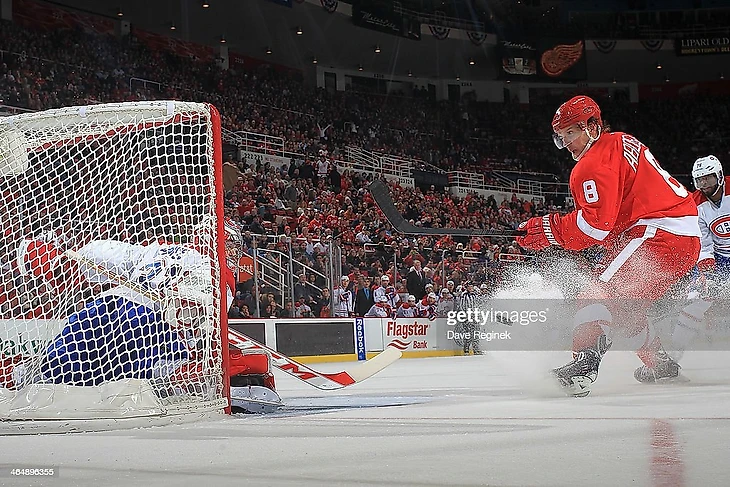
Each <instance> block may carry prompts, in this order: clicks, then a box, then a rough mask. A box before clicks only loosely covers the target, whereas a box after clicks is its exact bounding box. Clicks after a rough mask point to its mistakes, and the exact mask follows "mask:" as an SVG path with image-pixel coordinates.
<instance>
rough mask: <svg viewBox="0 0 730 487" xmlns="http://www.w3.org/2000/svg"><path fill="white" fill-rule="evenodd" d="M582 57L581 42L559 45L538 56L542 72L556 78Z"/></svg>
mask: <svg viewBox="0 0 730 487" xmlns="http://www.w3.org/2000/svg"><path fill="white" fill-rule="evenodd" d="M582 56H583V41H578V42H576V43H575V44H559V45H557V46H555V47H553V48H552V49H550V50H548V51H545V52H543V53H542V56H540V66H541V67H542V70H543V72H544V73H545V74H546V75H548V76H552V77H557V76H560V75H561V74H563V73H564V72H566V71H567V70H569V69H570V68H572V67H573V66H574V65H575V63H577V62H578V61H579V60H580V58H581V57H582Z"/></svg>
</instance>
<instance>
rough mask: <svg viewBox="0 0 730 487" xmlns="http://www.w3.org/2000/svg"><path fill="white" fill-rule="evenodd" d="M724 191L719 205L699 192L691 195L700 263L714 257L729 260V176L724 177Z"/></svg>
mask: <svg viewBox="0 0 730 487" xmlns="http://www.w3.org/2000/svg"><path fill="white" fill-rule="evenodd" d="M724 189H725V192H724V194H723V196H722V199H720V201H719V204H715V203H713V202H712V201H710V200H709V199H708V198H707V197H706V196H705V195H704V194H702V192H701V191H699V190H698V191H695V192H694V194H693V196H694V200H695V203H697V213H698V215H699V224H700V231H701V237H700V238H701V241H702V249H701V250H700V258H699V260H700V261H702V260H705V259H714V258H715V256H716V255H719V256H722V257H726V258H730V176H726V177H725V188H724Z"/></svg>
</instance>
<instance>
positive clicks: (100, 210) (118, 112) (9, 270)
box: [0, 102, 225, 419]
mask: <svg viewBox="0 0 730 487" xmlns="http://www.w3.org/2000/svg"><path fill="white" fill-rule="evenodd" d="M214 116H216V115H214V114H213V113H211V109H210V108H209V107H208V106H207V105H204V104H196V103H181V102H144V103H122V104H109V105H95V106H89V107H81V108H79V107H74V108H64V109H59V110H50V111H46V112H40V113H34V114H26V115H19V116H15V117H9V118H7V119H2V120H0V221H1V222H2V225H3V226H2V229H1V231H2V234H1V235H0V266H2V268H1V272H0V418H3V419H7V418H11V419H12V418H92V419H93V418H106V417H112V418H113V417H120V416H121V417H130V416H147V415H155V414H169V413H171V412H176V411H196V412H197V411H202V410H209V409H220V408H221V407H223V406H225V399H224V398H223V385H222V384H223V371H222V357H221V350H222V349H221V336H220V319H221V308H222V307H221V294H220V281H221V277H220V276H221V270H220V266H219V260H218V257H217V245H216V238H215V236H216V235H217V234H218V232H217V225H218V223H217V222H218V217H217V211H218V210H219V209H218V208H217V200H216V190H215V187H216V185H215V180H214V179H215V174H216V172H215V171H214V168H215V162H214V161H215V158H214V147H216V145H215V144H214V139H215V138H216V137H220V135H219V134H216V135H214V124H213V120H212V118H213V117H214Z"/></svg>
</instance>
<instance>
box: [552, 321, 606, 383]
mask: <svg viewBox="0 0 730 487" xmlns="http://www.w3.org/2000/svg"><path fill="white" fill-rule="evenodd" d="M609 348H611V341H610V340H609V339H608V337H606V335H601V336H600V337H599V338H598V341H597V343H596V346H595V348H593V347H589V348H586V349H583V350H580V351H578V352H573V360H572V361H571V362H569V363H567V364H565V365H563V366H562V367H558V368H557V369H553V370H551V371H550V374H551V375H552V376H553V377H555V378H556V379H557V380H558V383H559V384H560V386H561V387H562V388H563V391H565V393H566V394H568V395H571V396H575V397H585V396H587V395H588V394H590V393H591V384H593V383H594V382H595V381H596V379H597V378H598V367H599V365H601V359H602V358H603V355H604V354H605V353H606V352H607V351H608V349H609Z"/></svg>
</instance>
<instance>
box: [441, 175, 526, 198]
mask: <svg viewBox="0 0 730 487" xmlns="http://www.w3.org/2000/svg"><path fill="white" fill-rule="evenodd" d="M446 174H447V176H448V178H449V186H460V187H462V188H468V189H480V190H487V191H502V192H508V193H513V192H514V188H513V187H508V186H499V185H495V184H487V183H486V182H485V179H484V175H483V174H477V173H474V172H465V171H451V172H448V173H446Z"/></svg>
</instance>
